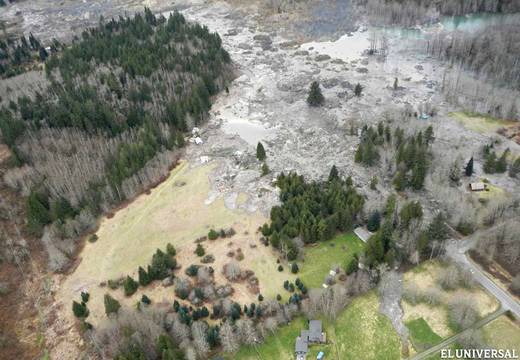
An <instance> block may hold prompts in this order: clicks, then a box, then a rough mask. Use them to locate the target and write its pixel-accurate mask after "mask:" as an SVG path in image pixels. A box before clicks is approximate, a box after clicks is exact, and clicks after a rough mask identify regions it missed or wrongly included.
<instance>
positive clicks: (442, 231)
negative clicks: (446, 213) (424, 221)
mask: <svg viewBox="0 0 520 360" xmlns="http://www.w3.org/2000/svg"><path fill="white" fill-rule="evenodd" d="M449 233H450V230H449V228H448V226H447V225H446V222H445V221H444V217H443V216H442V214H440V213H439V214H437V215H436V216H435V217H434V218H433V220H432V222H431V223H430V225H429V226H428V230H427V232H426V234H427V237H428V240H430V241H432V240H436V241H444V240H446V239H447V238H448V236H449Z"/></svg>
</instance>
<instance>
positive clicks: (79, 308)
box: [72, 301, 89, 319]
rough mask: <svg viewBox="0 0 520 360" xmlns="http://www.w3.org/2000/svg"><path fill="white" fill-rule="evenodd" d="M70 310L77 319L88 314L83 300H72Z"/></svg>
mask: <svg viewBox="0 0 520 360" xmlns="http://www.w3.org/2000/svg"><path fill="white" fill-rule="evenodd" d="M72 312H73V313H74V316H75V317H77V318H78V319H81V318H87V317H88V314H89V311H88V309H87V305H86V304H85V303H84V302H82V303H81V304H80V303H78V302H77V301H73V302H72Z"/></svg>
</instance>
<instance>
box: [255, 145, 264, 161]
mask: <svg viewBox="0 0 520 360" xmlns="http://www.w3.org/2000/svg"><path fill="white" fill-rule="evenodd" d="M256 157H257V159H258V160H260V161H263V160H265V149H264V146H263V145H262V143H261V142H258V145H256Z"/></svg>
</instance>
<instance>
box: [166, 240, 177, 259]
mask: <svg viewBox="0 0 520 360" xmlns="http://www.w3.org/2000/svg"><path fill="white" fill-rule="evenodd" d="M166 253H167V254H168V255H171V256H175V255H176V254H177V250H175V247H174V246H173V245H172V244H170V243H168V244H167V245H166Z"/></svg>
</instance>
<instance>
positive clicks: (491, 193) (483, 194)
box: [477, 184, 507, 200]
mask: <svg viewBox="0 0 520 360" xmlns="http://www.w3.org/2000/svg"><path fill="white" fill-rule="evenodd" d="M477 194H478V197H479V199H484V200H490V199H492V198H494V197H497V196H505V195H506V194H507V193H506V191H505V190H504V189H502V188H500V187H498V186H494V185H491V184H487V187H486V190H485V191H479V192H478V193H477Z"/></svg>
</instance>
